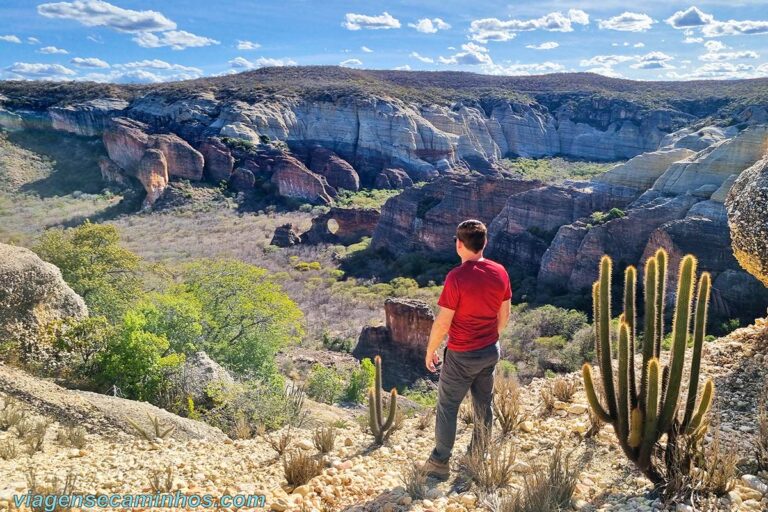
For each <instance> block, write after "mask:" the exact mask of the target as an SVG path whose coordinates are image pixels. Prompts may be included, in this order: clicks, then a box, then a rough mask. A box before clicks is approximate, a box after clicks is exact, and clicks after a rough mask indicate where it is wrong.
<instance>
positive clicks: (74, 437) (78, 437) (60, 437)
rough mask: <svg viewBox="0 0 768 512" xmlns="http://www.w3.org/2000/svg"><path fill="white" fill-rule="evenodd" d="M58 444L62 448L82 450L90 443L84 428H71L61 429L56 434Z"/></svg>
mask: <svg viewBox="0 0 768 512" xmlns="http://www.w3.org/2000/svg"><path fill="white" fill-rule="evenodd" d="M56 442H57V443H59V444H60V445H62V446H69V447H72V448H77V449H80V450H82V449H83V448H85V445H86V444H87V442H88V441H87V439H86V434H85V429H84V428H83V427H76V426H69V427H65V428H60V429H59V431H58V432H57V434H56Z"/></svg>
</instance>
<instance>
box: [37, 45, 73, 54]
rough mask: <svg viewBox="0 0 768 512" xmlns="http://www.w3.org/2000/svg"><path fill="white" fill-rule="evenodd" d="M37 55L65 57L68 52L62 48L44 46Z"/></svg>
mask: <svg viewBox="0 0 768 512" xmlns="http://www.w3.org/2000/svg"><path fill="white" fill-rule="evenodd" d="M37 51H38V52H39V53H46V54H48V55H66V54H68V53H69V52H68V51H67V50H64V49H63V48H56V47H55V46H46V47H44V48H40V49H39V50H37Z"/></svg>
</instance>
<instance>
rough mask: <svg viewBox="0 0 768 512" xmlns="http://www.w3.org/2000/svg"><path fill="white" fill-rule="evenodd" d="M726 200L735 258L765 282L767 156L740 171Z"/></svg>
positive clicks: (767, 282)
mask: <svg viewBox="0 0 768 512" xmlns="http://www.w3.org/2000/svg"><path fill="white" fill-rule="evenodd" d="M725 204H726V208H727V211H728V225H729V226H730V229H731V240H732V244H733V253H734V255H735V256H736V259H737V260H738V261H739V263H740V264H741V266H742V267H743V268H744V270H746V271H747V272H749V273H750V274H752V275H753V276H755V277H756V278H757V279H759V280H760V281H761V282H762V283H763V284H764V285H765V286H768V156H765V157H763V158H762V159H761V160H760V161H758V162H757V163H755V164H754V165H753V166H752V167H750V168H749V169H747V170H746V171H744V172H742V173H741V175H740V176H739V177H738V178H737V179H736V181H735V183H734V184H733V187H731V190H730V192H729V194H728V198H727V200H726V202H725Z"/></svg>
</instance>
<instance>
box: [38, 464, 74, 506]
mask: <svg viewBox="0 0 768 512" xmlns="http://www.w3.org/2000/svg"><path fill="white" fill-rule="evenodd" d="M76 485H77V477H76V476H75V475H74V474H72V473H71V472H69V473H67V476H66V477H65V478H64V480H60V479H59V477H58V476H55V475H54V476H52V477H49V478H48V479H47V480H46V481H45V482H42V481H40V480H38V478H37V474H36V473H35V470H34V469H30V470H29V471H28V472H27V487H28V488H29V492H30V493H31V494H33V495H41V496H53V495H56V496H63V495H70V494H75V493H76V492H77V491H76V490H75V486H76ZM61 510H68V508H62V507H59V506H55V507H49V506H45V505H44V506H41V507H32V511H33V512H58V511H61Z"/></svg>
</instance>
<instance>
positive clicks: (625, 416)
mask: <svg viewBox="0 0 768 512" xmlns="http://www.w3.org/2000/svg"><path fill="white" fill-rule="evenodd" d="M618 380H619V382H618V384H619V385H618V388H619V394H618V397H617V399H618V408H617V412H618V416H617V419H618V422H617V423H618V427H619V428H618V431H617V434H618V436H619V439H620V440H621V442H622V443H624V442H625V441H626V439H627V436H628V435H629V329H628V326H627V324H626V322H624V323H622V324H621V327H619V368H618Z"/></svg>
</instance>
